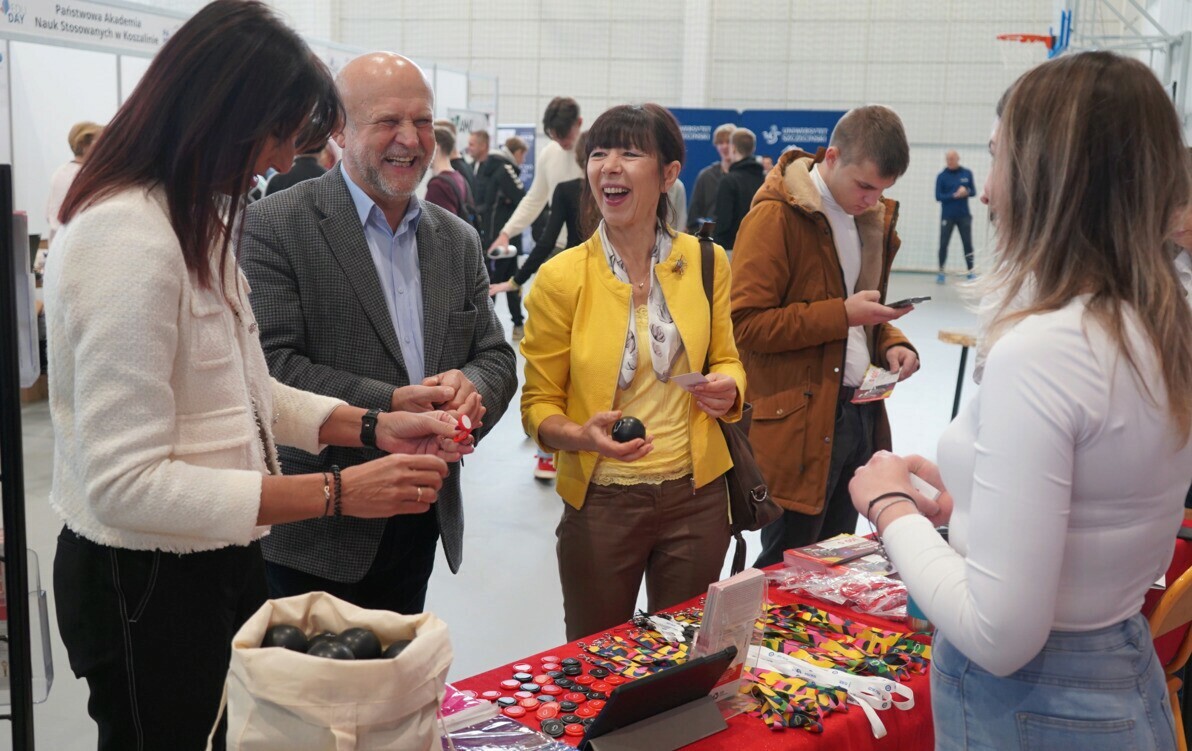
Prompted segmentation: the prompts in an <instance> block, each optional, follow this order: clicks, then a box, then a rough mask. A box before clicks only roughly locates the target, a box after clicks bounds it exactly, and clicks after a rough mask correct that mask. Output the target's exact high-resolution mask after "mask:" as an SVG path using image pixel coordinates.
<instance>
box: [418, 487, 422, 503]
mask: <svg viewBox="0 0 1192 751" xmlns="http://www.w3.org/2000/svg"><path fill="white" fill-rule="evenodd" d="M417 488H418V502H419V503H422V486H421V485H418V486H417Z"/></svg>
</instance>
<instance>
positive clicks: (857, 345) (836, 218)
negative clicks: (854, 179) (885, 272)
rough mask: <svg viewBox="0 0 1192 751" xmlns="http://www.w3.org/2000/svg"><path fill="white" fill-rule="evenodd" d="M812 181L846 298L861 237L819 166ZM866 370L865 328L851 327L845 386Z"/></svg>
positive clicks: (858, 259) (851, 290)
mask: <svg viewBox="0 0 1192 751" xmlns="http://www.w3.org/2000/svg"><path fill="white" fill-rule="evenodd" d="M811 181H812V182H813V183H815V187H816V188H818V189H819V192H820V196H821V197H822V198H823V199H824V216H826V217H828V225H829V226H831V227H832V240H833V241H834V243H835V245H836V255H837V257H838V258H839V259H840V270H841V272H842V273H843V274H844V293H845V297H848V296H849V295H852V294H853V293H854V292H856V286H857V277H859V276H860V275H861V236H860V234H858V233H857V220H856V219H854V218H853V217H852V215H851V214H848V213H846V212H845V210H844V209H842V208H840V204H838V203H836V199H835V198H833V197H832V191H831V190H828V184H827V183H825V182H824V178H823V177H822V176H821V175H820V172H819V165H818V164H817V165H815V167H813V168H812V170H811ZM868 367H869V345H868V344H866V342H865V327H864V326H850V327H849V330H848V347H847V352H846V354H845V356H844V385H845V386H853V387H856V386H860V385H861V380H862V379H863V378H864V377H865V371H866V369H867V368H868Z"/></svg>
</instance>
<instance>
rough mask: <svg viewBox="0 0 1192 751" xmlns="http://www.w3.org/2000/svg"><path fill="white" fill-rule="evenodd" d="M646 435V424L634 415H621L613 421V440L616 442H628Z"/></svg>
mask: <svg viewBox="0 0 1192 751" xmlns="http://www.w3.org/2000/svg"><path fill="white" fill-rule="evenodd" d="M645 437H646V426H645V425H642V421H641V420H639V419H637V418H636V417H622V418H621V419H620V420H617V421H616V422H614V423H613V440H614V441H616V442H618V443H629V442H630V441H632V440H634V439H635V438H645Z"/></svg>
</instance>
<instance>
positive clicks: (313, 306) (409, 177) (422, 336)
mask: <svg viewBox="0 0 1192 751" xmlns="http://www.w3.org/2000/svg"><path fill="white" fill-rule="evenodd" d="M336 83H337V86H338V88H339V92H340V96H341V98H342V99H343V102H344V108H345V111H346V121H345V123H344V128H343V132H342V133H340V134H338V135H337V136H336V137H335V138H336V141H337V142H338V143H339V145H340V146H341V148H343V152H344V153H343V161H342V163H341V166H340V167H337V168H335V169H332V170H331V171H329V172H328V173H327V174H325V175H324V176H322V177H320V178H317V179H314V180H308V181H305V182H303V183H300V184H298V185H295V186H294V187H292V188H290V189H289V190H286V191H282V192H280V193H277V194H276V195H272V196H269V197H267V198H265V199H263V200H261V201H258V202H256V203H254V204H253V205H251V206H250V207H249V210H248V212H247V213H246V215H245V224H244V235H243V239H242V240H241V243H240V246H239V257H240V262H241V264H242V266H243V268H244V273H245V275H246V276H247V277H248V280H249V284H250V285H251V287H252V292H251V301H252V306H253V311H254V313H255V314H256V316H257V320H258V322H259V324H260V331H261V344H262V346H263V347H264V349H265V354H266V357H267V359H268V361H269V367H270V371H271V372H272V374H273V376H274V377H275V378H277V379H278V380H280V381H282V382H284V383H287V384H290V385H291V386H296V387H298V388H302V389H306V390H309V391H314V392H316V393H321V394H327V395H330V396H336V397H339V398H342V399H344V400H346V401H348V402H350V403H351V404H356V405H359V406H362V407H371V408H374V409H377V410H399V409H405V410H413V411H424V410H429V409H434V408H441V409H448V410H457V411H459V412H460V413H463V414H467V415H468V416H469V417H470V418H471V420H472V422H473V423H474V424H479V423H480V422H481V420H483V427H482V428H481V429H480V430H478V431H477V432H476V433H475V434H474V435H475V436H476V437H477V439H479V438H481V437H483V435H484V433H485V431H487V430H488V429H491V428H492V426H493V425H494V424H495V423H496V422H497V420H499V419H500V417H501V415H502V414H503V413H504V412H505V409H506V407H507V406H508V404H509V401H510V399H512V398H513V394H514V392H515V391H516V390H517V375H516V371H515V365H516V360H515V358H514V354H513V350H512V349H511V348H510V346H509V345H508V344H507V343H506V341H505V337H504V332H503V330H502V328H501V325H500V322H499V321H498V320H497V317H496V314H495V313H494V311H493V307H492V302H491V298H489V296H488V284H489V280H488V274H487V272H486V270H485V266H484V258H483V254H482V253H481V248H480V239H479V237H477V235H476V231H475V230H474V229H472V228H471V227H469V226H468V225H467V224H466V223H464V222H463V221H462V220H461V219H459V218H458V217H456V216H454V215H453V214H451V213H449V212H447V211H444V210H442V209H440V208H439V207H438V206H435V205H433V204H429V203H425V202H422V201H419V200H418V199H417V198H416V197H415V196H414V190H415V188H416V187H417V186H418V184H419V182H420V181H421V180H422V177H423V175H424V174H425V173H426V169H427V167H428V166H429V164H430V161H431V159H432V158H433V156H434V149H435V142H434V129H433V118H434V114H433V113H434V95H433V92H432V90H431V87H430V85H429V83H428V82H427V80H426V76H425V74H424V73H423V72H422V70H421V69H419V68H418V66H417V65H415V64H414V63H413V62H412V61H410V60H408V59H406V58H404V57H401V56H399V55H394V54H392V53H372V54H368V55H363V56H361V57H359V58H356V59H355V60H353V61H351V62H350V63H348V64H347V65H346V66H345V67H344V68H343V70H342V71H341V72H340V74H339V77H338V78H337V81H336ZM367 422H368V418H367V416H366V418H365V420H364V423H367ZM361 427H362V438H364V439H365V445H369V442H368V441H367V434H368V432H369V430H368V429H369V426H368V425H367V424H362V426H361ZM280 454H281V463H282V467H283V468H284V471H286V472H293V473H303V472H329V471H330V470H331V467H332V465H336V466H339V467H345V466H349V465H354V464H359V463H361V462H364V461H367V460H369V459H371V458H374V457H375V456H378V455H379V452H377V451H375V450H371V449H367V448H366V449H340V448H327V449H325V450H324V451H323V452H322V453H320V454H319V455H317V456H315V455H312V454H307V453H304V452H302V451H298V450H296V449H282V450H281V452H280ZM459 472H460V468H459V466H458V465H452V467H451V474H450V476H449V477H448V478H447V480H446V481H444V483H443V488H442V490H441V491H440V492H439V496H438V499H437V502H436V503H435V504H434V505H433V506H432V510H431V511H430V512H428V513H425V514H417V515H404V516H395V517H392V518H389V519H379V520H372V519H355V518H348V517H342V518H339V517H334V516H329V517H326V518H322V519H314V520H310V521H305V522H297V523H293V524H281V525H277V526H275V527H273V531H272V533H271V534H270V535H269V536H267V537H266V538H264V540H263V542H262V550H263V552H264V554H265V560H266V567H267V571H266V575H267V578H268V581H269V589H270V595H271V596H274V597H281V596H288V595H294V594H300V593H303V592H309V591H318V590H322V591H327V592H330V593H332V594H334V595H336V596H338V597H340V598H342V599H345V600H348V601H349V602H353V603H355V604H357V605H359V606H361V607H366V608H380V609H387V610H393V611H396V612H401V613H417V612H420V611H421V610H422V609H423V606H424V603H425V598H426V586H427V581H428V579H429V578H430V574H431V570H432V568H433V566H434V557H435V547H436V543H437V540H438V539H440V538H441V539H442V540H443V549H444V552H445V553H446V557H447V562H448V564H449V565H450V566H451V570H452V572H456V571H458V569H459V565H460V562H461V560H462V558H463V551H462V542H463V506H462V503H461V499H460V491H459ZM428 491H429V489H428Z"/></svg>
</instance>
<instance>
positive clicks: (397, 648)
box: [385, 639, 410, 659]
mask: <svg viewBox="0 0 1192 751" xmlns="http://www.w3.org/2000/svg"><path fill="white" fill-rule="evenodd" d="M408 646H410V641H409V640H408V639H407V640H406V641H395V642H393V643H392V644H390V645H389V648H388V649H386V650H385V657H387V658H389V659H392V658H394V657H397V656H398V655H399V654H401V653H402V652H404V651H405V649H406V647H408Z"/></svg>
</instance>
